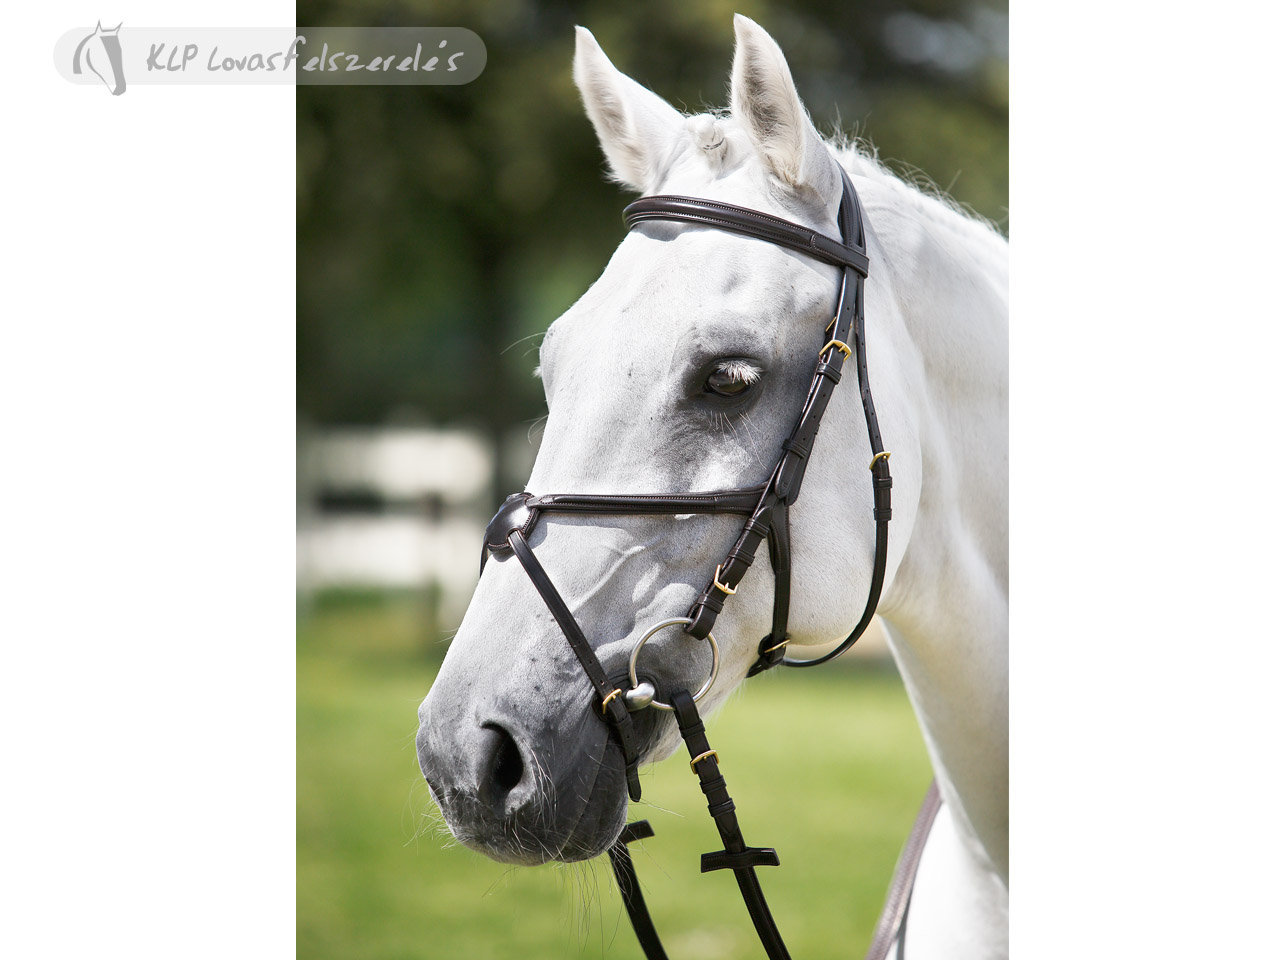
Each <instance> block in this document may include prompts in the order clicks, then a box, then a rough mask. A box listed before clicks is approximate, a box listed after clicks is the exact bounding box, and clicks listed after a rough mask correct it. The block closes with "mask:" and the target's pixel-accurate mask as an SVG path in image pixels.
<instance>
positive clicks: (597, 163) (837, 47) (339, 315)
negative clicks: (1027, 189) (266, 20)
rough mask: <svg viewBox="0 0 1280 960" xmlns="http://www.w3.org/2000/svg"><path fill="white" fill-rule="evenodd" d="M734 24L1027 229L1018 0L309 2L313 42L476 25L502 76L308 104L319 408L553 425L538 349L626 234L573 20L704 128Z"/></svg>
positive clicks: (312, 394)
mask: <svg viewBox="0 0 1280 960" xmlns="http://www.w3.org/2000/svg"><path fill="white" fill-rule="evenodd" d="M735 11H737V12H741V13H744V14H746V15H748V16H751V17H752V18H754V19H756V20H757V21H759V22H760V23H761V24H762V25H763V26H765V28H766V29H767V30H769V31H770V32H771V33H772V34H773V36H774V37H775V38H776V39H777V40H778V42H779V43H780V44H781V45H782V47H783V49H784V50H785V51H786V52H787V56H788V59H789V61H790V63H791V66H792V69H793V72H794V74H795V77H796V82H797V86H798V88H799V90H800V93H801V96H802V97H803V98H804V99H805V102H806V104H807V105H808V107H809V109H810V111H811V113H812V114H813V117H814V120H815V122H817V124H818V125H819V128H820V129H824V130H828V131H833V132H834V131H835V130H843V131H844V132H846V133H851V134H855V135H859V136H864V137H866V138H868V139H869V140H870V141H871V142H873V143H874V144H875V145H876V147H877V148H878V149H879V151H880V154H881V156H882V157H883V158H886V159H889V160H890V161H891V163H892V162H894V161H896V160H898V159H901V160H902V161H909V163H910V166H909V167H906V166H902V167H900V169H901V170H902V171H903V172H905V173H906V174H907V175H908V176H910V177H919V178H921V179H925V180H929V181H931V182H933V183H935V184H937V185H938V186H940V187H941V188H943V189H944V190H946V191H947V192H948V193H950V194H951V195H952V196H953V197H954V198H955V199H957V200H958V201H960V202H962V203H965V204H968V205H970V206H971V207H972V208H973V209H974V210H975V211H976V212H978V213H980V214H982V215H984V216H986V217H988V218H990V219H992V220H994V221H995V222H997V223H998V224H1000V225H1001V226H1003V227H1005V228H1007V209H1006V205H1007V196H1008V121H1007V117H1008V69H1007V12H1006V11H1007V6H1006V4H1004V3H1003V2H1001V0H865V2H860V3H847V2H836V0H803V2H788V3H782V2H780V0H739V2H736V3H724V2H721V0H654V2H650V3H645V4H617V3H614V2H611V0H610V2H606V0H578V2H569V0H559V2H552V0H548V2H533V0H486V2H475V0H470V2H461V0H431V2H427V0H303V2H300V3H299V5H298V22H299V23H300V24H303V25H306V26H328V25H334V26H465V27H469V28H470V29H472V30H474V31H475V32H476V33H478V34H479V35H480V36H481V37H482V38H483V40H484V42H485V44H486V47H487V48H488V64H487V66H486V68H485V71H484V73H483V74H482V75H481V76H480V78H479V79H477V80H476V81H475V82H473V83H471V84H469V85H466V86H461V87H448V86H425V87H395V86H386V87H354V86H345V87H344V86H300V87H298V90H297V155H298V176H297V191H298V196H297V207H298V220H297V243H298V271H297V278H298V280H297V282H298V291H297V303H298V315H297V324H298V349H297V362H298V369H297V374H298V406H299V412H300V414H301V415H302V416H303V417H304V418H306V419H308V420H310V421H312V422H317V423H321V424H330V423H379V422H384V421H385V420H387V419H388V418H391V417H396V416H398V415H401V414H402V412H404V411H411V413H412V415H413V416H416V417H417V418H420V419H427V420H429V421H431V422H437V423H438V422H464V423H467V424H470V425H473V426H476V427H478V428H480V429H483V430H485V431H487V432H489V433H490V434H492V435H494V436H495V438H496V437H497V436H499V435H500V434H501V432H502V431H503V430H504V429H507V428H509V426H510V425H512V424H517V423H519V422H521V421H530V422H531V421H533V420H534V419H536V418H537V417H539V416H540V415H541V414H542V413H543V412H544V404H543V399H542V393H541V389H540V387H539V386H538V384H537V382H536V381H535V380H534V379H533V378H532V377H531V376H530V373H531V371H532V368H533V366H534V364H535V363H536V346H537V342H538V334H540V333H541V331H543V330H545V329H546V327H547V325H548V324H549V323H550V322H551V321H552V320H553V319H554V318H555V317H556V316H558V315H559V314H560V313H561V312H563V310H564V309H565V308H566V307H568V306H569V305H570V304H571V303H572V302H573V301H574V299H576V298H577V296H579V295H580V294H581V292H582V291H583V290H585V289H586V287H587V286H588V285H589V284H590V282H591V281H592V280H593V279H594V278H595V277H596V276H597V275H598V273H599V272H600V270H601V269H602V268H603V265H604V263H605V261H606V260H607V258H608V256H609V254H610V252H611V251H612V249H613V247H614V246H615V245H616V243H617V242H618V240H619V239H620V238H621V236H622V233H623V230H622V221H621V217H620V215H619V211H620V208H621V205H622V200H623V199H624V198H623V196H622V195H621V194H620V192H619V190H618V188H617V187H616V186H614V185H612V184H610V183H608V182H606V181H605V179H604V177H603V176H602V173H603V169H604V165H603V160H602V157H601V155H600V152H599V149H598V147H597V145H596V140H595V136H594V134H593V132H592V131H591V128H590V125H589V124H588V122H587V120H586V118H585V116H584V114H583V112H582V109H581V106H580V104H579V101H578V96H577V92H576V90H575V88H574V86H573V83H572V79H571V76H570V66H571V63H572V57H573V26H574V24H575V23H581V24H583V25H585V26H588V27H589V28H590V29H591V30H592V31H593V33H595V35H596V37H597V38H598V39H599V40H600V42H601V44H602V45H603V46H604V48H605V50H606V51H607V52H608V53H609V55H610V57H611V58H612V59H613V61H614V62H615V63H616V64H617V65H618V66H619V67H620V68H621V69H622V70H624V71H626V72H627V73H629V74H630V75H631V76H633V77H635V78H636V79H637V80H639V81H640V82H641V83H643V84H645V85H646V86H649V87H651V88H652V89H654V90H655V91H657V92H658V93H660V94H661V95H662V96H664V97H665V98H667V99H668V100H669V101H670V102H672V103H673V104H675V105H676V106H678V107H680V108H682V109H684V110H686V111H690V112H694V111H697V110H699V109H702V108H705V107H719V106H722V105H723V104H724V103H725V101H726V99H727V96H726V78H727V76H728V71H729V65H730V62H731V58H732V45H733V28H732V14H733V13H734V12H735ZM519 479H522V478H517V479H516V481H515V482H517V483H518V482H519Z"/></svg>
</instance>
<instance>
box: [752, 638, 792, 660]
mask: <svg viewBox="0 0 1280 960" xmlns="http://www.w3.org/2000/svg"><path fill="white" fill-rule="evenodd" d="M790 642H791V638H790V637H787V638H785V639H784V640H783V641H782V642H781V643H775V644H774V645H773V646H772V647H765V648H764V649H763V650H761V651H760V656H762V657H763V656H764V655H765V654H766V653H773V651H775V650H781V649H782V648H783V647H785V646H786V645H787V644H788V643H790Z"/></svg>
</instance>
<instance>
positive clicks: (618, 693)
mask: <svg viewBox="0 0 1280 960" xmlns="http://www.w3.org/2000/svg"><path fill="white" fill-rule="evenodd" d="M620 696H622V688H621V687H615V688H614V690H613V693H611V694H609V695H608V696H606V697H605V698H604V699H603V700H601V701H600V712H601V713H602V714H603V713H604V712H605V711H606V710H607V709H608V708H609V701H610V700H612V699H613V698H614V697H620Z"/></svg>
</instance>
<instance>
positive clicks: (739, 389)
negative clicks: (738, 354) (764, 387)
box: [703, 360, 760, 397]
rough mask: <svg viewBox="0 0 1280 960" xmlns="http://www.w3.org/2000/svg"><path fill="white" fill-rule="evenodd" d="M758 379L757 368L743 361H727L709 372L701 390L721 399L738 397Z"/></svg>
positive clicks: (758, 372)
mask: <svg viewBox="0 0 1280 960" xmlns="http://www.w3.org/2000/svg"><path fill="white" fill-rule="evenodd" d="M759 379H760V369H759V368H758V367H755V366H753V365H752V364H750V363H747V362H746V361H744V360H727V361H724V362H722V363H720V364H719V365H718V366H717V367H716V368H715V369H714V370H712V371H711V375H710V376H708V377H707V380H706V383H705V384H703V389H704V390H706V392H707V393H714V394H718V395H719V396H722V397H740V396H742V395H743V394H744V393H746V392H747V391H748V390H750V389H751V387H752V385H753V384H754V383H755V382H756V381H757V380H759Z"/></svg>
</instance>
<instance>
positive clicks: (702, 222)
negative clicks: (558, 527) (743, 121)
mask: <svg viewBox="0 0 1280 960" xmlns="http://www.w3.org/2000/svg"><path fill="white" fill-rule="evenodd" d="M841 177H842V179H843V184H844V189H843V192H842V194H841V197H840V209H839V215H838V223H839V227H840V234H841V239H840V241H838V242H837V241H835V240H832V239H830V238H829V237H826V236H824V235H822V234H821V233H818V232H816V231H814V230H811V229H809V228H808V227H803V226H801V225H799V224H796V223H792V222H791V221H789V220H783V219H781V218H779V217H775V216H772V215H770V214H767V213H762V212H760V211H757V210H751V209H749V208H746V207H739V206H735V205H733V204H728V203H719V202H717V201H713V200H703V199H696V198H692V197H678V196H651V197H643V198H641V199H639V200H637V201H635V202H634V203H632V204H630V205H629V206H628V207H627V208H626V209H625V210H624V211H623V215H624V217H625V218H626V222H627V226H628V228H634V227H635V226H636V225H637V224H640V223H644V222H646V221H649V220H665V221H675V222H678V223H687V224H691V225H694V226H698V227H710V228H713V229H717V230H724V231H728V232H731V233H737V234H741V235H743V236H747V237H752V238H755V239H758V240H764V241H766V242H767V243H772V244H775V245H777V246H781V247H786V248H788V249H790V250H795V251H798V252H800V253H802V254H804V255H806V256H809V257H812V258H813V259H815V260H819V261H821V262H823V263H829V264H832V265H834V266H837V267H840V268H841V274H840V290H839V297H838V300H837V303H836V309H835V313H834V315H833V318H832V320H831V322H830V323H829V324H828V325H827V327H826V329H825V330H824V331H823V333H822V341H823V346H822V347H821V348H820V349H819V350H818V352H817V359H816V363H815V366H814V372H813V377H812V379H811V381H810V384H809V389H808V391H807V393H806V395H805V400H804V403H803V405H802V406H801V408H800V414H799V417H798V418H797V420H796V424H795V426H794V427H793V428H792V430H791V433H790V435H789V436H788V437H787V438H786V439H785V440H784V441H783V442H782V447H781V451H782V452H781V454H780V455H779V458H778V460H777V463H776V464H775V466H774V468H773V470H772V472H771V473H770V475H769V478H768V479H767V480H766V481H765V482H763V483H761V484H759V485H757V486H754V487H746V488H741V489H733V490H718V491H709V492H705V493H686V494H604V495H601V494H563V493H552V494H543V495H540V496H534V495H533V494H530V493H516V494H512V495H511V496H510V497H508V498H507V499H506V501H505V502H504V503H503V505H502V507H501V508H500V509H499V510H498V513H497V514H496V515H495V516H494V518H493V519H492V520H491V521H490V522H489V525H488V528H487V529H486V530H485V536H484V548H483V551H482V554H481V562H480V566H481V570H483V569H484V564H485V561H486V560H487V559H488V558H489V556H490V555H491V554H496V555H508V554H514V555H515V557H516V559H517V560H519V562H520V564H521V566H522V567H523V568H524V570H525V572H526V573H527V574H528V576H529V579H530V580H531V581H532V582H533V585H534V587H535V588H536V589H537V591H538V593H539V594H540V595H541V596H542V599H543V602H545V603H546V605H547V608H548V609H549V610H550V611H551V614H552V616H553V617H554V618H555V620H556V622H557V623H558V624H559V626H560V629H561V630H562V631H563V632H564V635H565V638H566V639H567V640H568V642H569V646H570V647H571V648H572V649H573V652H574V654H575V655H576V656H577V658H578V660H579V662H580V663H581V664H582V667H583V670H584V671H585V672H586V674H587V677H588V679H589V680H590V682H591V685H592V687H593V688H594V691H595V704H594V705H595V708H596V709H599V710H600V712H601V715H602V716H603V717H604V719H605V721H606V723H608V725H609V727H610V729H611V730H612V731H613V732H614V735H615V736H616V738H617V741H618V744H619V746H620V747H621V749H622V755H623V760H624V764H625V770H626V781H627V791H628V794H629V795H630V797H631V799H632V800H639V799H640V779H639V776H638V773H637V768H638V766H639V762H640V754H641V750H640V744H639V742H638V737H637V735H636V731H635V726H634V724H633V722H632V719H631V714H632V712H635V711H638V710H641V709H644V708H646V707H649V706H653V707H656V708H660V709H668V710H672V711H674V713H675V715H676V720H677V723H678V724H679V727H680V732H681V735H682V736H683V737H684V740H685V744H686V746H687V747H688V749H689V754H690V757H691V758H692V759H691V762H690V766H691V768H692V769H693V771H694V772H695V773H696V774H697V775H698V778H699V783H700V785H701V787H702V790H703V793H704V794H705V795H706V797H707V801H708V809H709V811H710V813H711V816H712V818H713V819H714V820H715V822H716V826H717V828H718V829H719V832H720V835H721V839H722V841H723V842H724V845H725V846H724V849H723V850H721V851H719V852H717V853H711V854H705V855H704V856H703V858H702V869H703V872H707V871H710V870H720V869H729V870H732V871H733V872H734V876H735V878H736V879H737V881H738V884H739V887H740V889H741V892H742V895H743V899H744V901H745V902H746V905H747V909H748V912H749V913H750V915H751V918H752V921H753V922H754V924H755V927H756V932H757V933H758V934H759V936H760V939H761V942H762V943H763V945H764V947H765V950H766V952H767V953H768V955H769V957H770V958H772V960H788V957H789V955H788V954H787V950H786V947H785V946H784V945H783V943H782V938H781V936H780V935H779V933H778V930H777V927H776V926H775V924H774V922H773V918H772V916H771V915H770V913H769V908H768V905H767V904H766V903H765V901H764V894H763V892H762V891H761V889H760V885H759V881H758V879H757V878H756V875H755V868H756V867H757V866H769V865H777V863H778V855H777V853H775V852H774V851H773V850H772V849H770V848H758V847H748V846H747V845H746V843H745V841H744V840H743V838H742V833H741V831H740V829H739V828H738V823H737V818H736V816H735V814H734V804H733V800H732V799H731V798H730V796H729V793H728V790H727V788H726V785H725V780H724V778H723V777H722V776H721V775H720V773H719V758H718V756H717V755H716V753H715V751H714V750H712V749H711V748H710V746H709V745H708V743H707V740H706V736H705V732H704V730H703V726H702V721H701V719H700V718H699V716H698V712H697V708H696V706H695V704H694V701H695V700H697V699H700V698H701V696H702V694H703V693H705V692H706V691H707V689H709V687H710V686H711V684H712V682H713V681H714V677H715V668H716V665H717V664H718V649H717V648H716V646H715V641H714V638H713V637H712V635H711V629H712V627H713V626H714V625H715V622H716V618H717V616H718V615H719V614H720V612H721V610H723V608H724V602H725V599H726V598H727V597H730V596H732V595H733V594H734V593H736V592H737V587H738V584H739V583H740V582H741V580H742V578H743V577H744V576H745V575H746V572H747V570H748V568H749V567H750V566H751V563H752V561H753V560H754V559H755V555H756V551H757V550H758V549H759V547H760V544H761V542H762V541H764V540H766V539H767V540H768V543H769V559H770V563H771V565H772V567H773V575H774V595H773V620H772V626H771V628H770V631H769V633H768V634H767V635H766V636H765V637H764V639H762V640H761V641H760V643H759V644H758V645H757V657H756V661H755V663H754V664H752V666H751V668H750V670H749V671H748V674H747V675H748V676H754V675H755V674H757V673H760V672H762V671H764V670H768V669H770V668H771V667H775V666H777V665H778V664H780V663H781V664H783V665H784V666H788V667H812V666H817V665H818V664H820V663H825V662H827V661H828V660H831V659H833V658H835V657H838V656H839V655H840V654H841V653H843V652H844V651H845V650H847V649H848V648H849V647H851V646H852V645H853V644H854V643H855V642H856V641H857V640H858V638H859V637H860V636H862V634H863V632H864V631H865V630H866V628H867V626H868V625H869V624H870V623H871V619H872V617H873V616H875V612H876V607H877V605H878V604H879V602H880V592H881V589H882V587H883V585H884V575H885V567H886V564H887V558H888V546H889V519H890V516H891V515H892V510H891V508H890V493H891V488H892V486H893V478H892V477H891V476H890V473H889V453H888V452H887V451H886V450H885V449H884V445H883V443H882V441H881V437H880V426H879V423H878V422H877V420H876V411H875V405H874V403H873V402H872V398H871V386H870V383H869V381H868V377H867V355H866V338H865V332H864V329H863V326H864V323H863V309H864V302H865V291H864V282H865V280H866V277H867V271H868V259H867V241H866V230H865V227H864V225H863V219H862V207H861V204H860V203H859V201H858V194H857V191H856V190H855V189H854V186H853V183H852V182H851V181H850V179H849V176H848V174H846V173H845V172H844V171H843V170H841ZM850 358H853V359H854V362H855V365H856V368H857V372H858V386H859V389H860V391H861V395H862V408H863V412H864V414H865V417H866V422H867V435H868V437H869V439H870V443H871V452H872V459H871V464H870V469H871V482H872V492H873V510H872V515H873V519H874V521H875V528H876V536H875V559H874V562H873V566H872V575H871V582H870V585H869V588H868V595H867V603H866V606H865V608H864V609H863V612H862V616H861V617H860V618H859V620H858V623H857V625H856V626H855V627H854V628H853V630H852V631H851V632H850V634H849V635H848V636H847V637H846V638H845V639H844V640H843V641H842V642H841V643H840V644H839V645H838V646H837V647H836V648H835V649H833V650H831V651H829V652H828V653H826V654H824V655H822V656H820V657H816V658H813V659H809V660H796V659H792V658H789V657H787V656H786V646H787V643H788V641H789V639H790V638H789V636H788V634H787V618H788V611H789V608H790V599H791V538H790V528H789V523H788V509H789V507H790V506H791V504H793V503H795V501H796V498H797V497H799V495H800V486H801V483H802V481H803V480H804V473H805V468H806V466H807V465H808V459H809V454H810V452H811V451H812V450H813V444H814V440H815V439H816V438H817V435H818V427H819V426H820V424H821V422H822V416H823V414H824V413H825V411H826V409H827V404H828V402H829V401H830V399H831V394H832V393H833V392H834V390H835V387H836V385H837V384H838V383H839V382H840V378H841V372H842V369H843V367H844V363H845V361H846V360H847V359H850ZM549 513H576V514H587V515H594V516H605V515H644V514H649V515H677V514H717V513H730V514H739V515H742V516H744V517H745V518H746V520H745V521H744V523H743V526H742V530H741V532H740V533H739V534H738V537H737V540H736V541H735V542H734V544H733V547H732V548H731V549H730V550H729V552H728V554H727V555H726V556H725V559H724V560H723V561H722V562H721V563H720V564H718V565H717V566H716V569H715V572H714V573H713V574H712V576H711V578H710V582H709V583H708V584H707V586H706V588H705V589H704V590H703V591H702V592H701V593H700V594H699V595H698V597H697V599H696V600H695V601H694V602H693V605H692V606H691V607H690V608H689V611H688V612H687V614H686V615H685V616H684V617H679V618H674V619H672V620H664V621H662V622H661V623H659V624H658V625H656V626H654V627H653V628H651V629H650V630H649V631H648V632H647V633H646V634H645V635H644V636H643V637H642V638H641V640H640V641H639V642H638V644H637V645H636V648H635V652H634V653H633V655H632V658H631V663H630V665H629V667H630V669H629V671H628V675H627V679H626V680H619V681H617V682H615V680H614V679H612V677H611V674H610V673H609V672H608V671H606V670H605V668H604V666H603V665H602V664H601V663H600V660H599V658H598V657H597V656H596V654H595V651H594V650H593V649H592V647H591V644H590V642H589V641H588V640H587V637H586V634H585V633H584V632H583V630H582V627H581V626H580V625H579V624H578V622H577V620H576V618H575V617H574V616H573V613H572V612H571V611H570V610H569V607H568V605H567V604H566V603H565V602H564V599H563V598H562V597H561V596H560V593H559V591H557V590H556V588H555V585H554V584H553V583H552V581H551V578H550V577H549V576H548V574H547V572H546V570H545V569H544V568H543V566H542V564H541V563H540V562H539V561H538V558H537V557H536V556H535V555H534V552H533V549H532V548H531V547H530V546H529V539H528V538H529V536H530V534H531V533H532V531H533V528H534V526H535V525H536V524H537V522H538V520H539V518H540V517H541V516H542V515H544V514H549ZM676 624H682V625H684V630H685V633H687V634H688V635H689V636H691V637H694V638H696V639H699V640H707V641H708V642H709V643H710V644H711V646H712V652H713V659H712V673H711V677H710V678H709V679H708V681H707V683H706V684H704V686H703V687H702V689H701V690H699V691H698V693H697V694H695V695H693V696H691V695H690V694H689V693H688V691H686V690H683V689H681V690H673V691H671V693H670V695H669V702H666V703H664V702H662V701H659V700H656V699H655V695H656V693H657V692H658V691H656V690H655V688H654V686H653V684H651V683H649V682H647V681H644V682H642V681H640V680H639V679H638V678H637V675H636V667H635V658H636V655H638V653H639V650H640V647H642V646H643V645H644V643H645V641H647V640H648V639H649V637H650V636H652V635H653V634H654V633H655V632H656V631H657V630H659V629H662V628H664V627H667V626H672V625H676ZM625 684H629V686H624V685H625ZM931 819H932V818H931V817H930V820H931ZM926 830H927V827H926ZM652 835H653V831H652V829H651V828H650V826H649V824H648V822H647V821H639V822H637V823H632V824H629V825H628V826H627V827H626V828H625V829H624V830H623V832H622V834H621V836H620V837H619V838H618V840H617V841H616V842H615V844H614V845H613V847H612V848H611V849H610V851H609V853H610V858H611V860H612V862H613V868H614V873H615V876H616V878H617V880H618V885H619V888H620V889H621V891H622V895H623V899H624V901H625V903H626V907H627V912H628V915H629V916H630V917H631V921H632V925H633V926H634V927H635V930H636V935H637V937H638V939H639V940H640V943H641V946H642V947H643V948H644V951H645V955H646V956H647V957H648V958H649V960H665V957H666V953H665V951H664V950H663V948H662V944H661V942H660V941H659V939H658V935H657V932H656V931H655V930H654V928H653V923H652V921H651V920H650V919H649V915H648V911H647V909H646V907H645V904H644V898H643V897H642V896H641V894H640V888H639V883H638V881H637V879H636V875H635V871H634V868H633V866H632V863H631V857H630V855H629V853H628V852H627V847H626V845H627V844H628V843H630V842H632V841H634V840H637V839H640V838H642V837H646V836H652ZM894 933H895V936H896V935H897V931H896V930H895V932H894Z"/></svg>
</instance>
